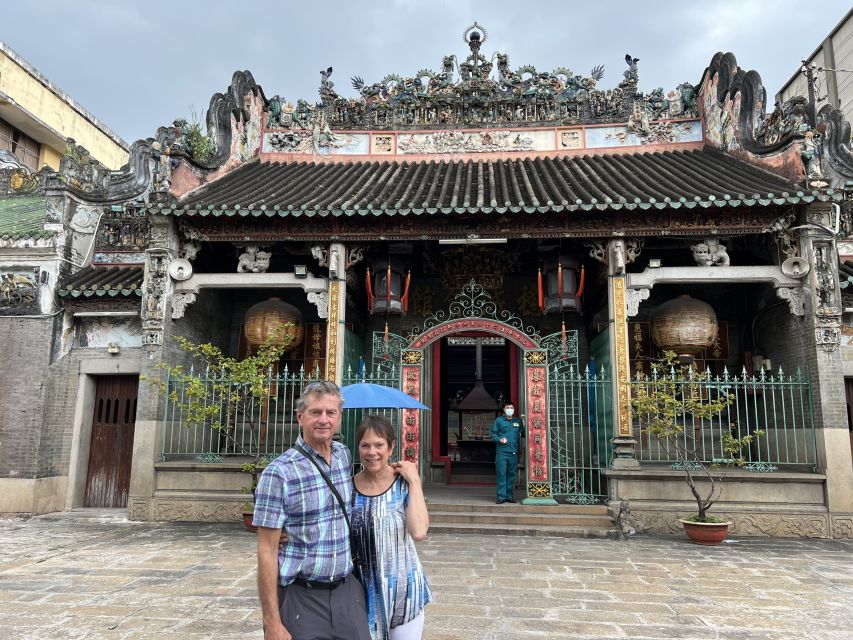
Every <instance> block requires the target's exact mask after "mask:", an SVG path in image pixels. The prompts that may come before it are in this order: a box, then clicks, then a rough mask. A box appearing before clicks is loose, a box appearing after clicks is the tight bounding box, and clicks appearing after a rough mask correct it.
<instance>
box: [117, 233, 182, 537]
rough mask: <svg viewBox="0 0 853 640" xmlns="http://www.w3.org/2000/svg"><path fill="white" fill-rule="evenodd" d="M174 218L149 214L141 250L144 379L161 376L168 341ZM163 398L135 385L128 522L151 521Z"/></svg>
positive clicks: (144, 384)
mask: <svg viewBox="0 0 853 640" xmlns="http://www.w3.org/2000/svg"><path fill="white" fill-rule="evenodd" d="M172 223H173V220H172V219H171V218H167V217H165V216H151V218H150V227H149V238H148V248H147V249H146V252H145V278H144V281H143V285H142V310H141V313H140V315H141V317H142V340H143V343H144V344H145V345H146V348H147V350H148V358H142V362H141V367H140V373H141V374H142V376H143V377H147V378H149V379H152V380H153V379H158V378H160V377H161V376H163V375H164V373H163V371H162V370H161V369H159V368H158V366H157V365H158V364H159V363H160V361H161V358H162V357H163V352H164V349H163V344H164V343H165V342H166V341H167V340H168V339H169V335H170V328H171V320H170V319H169V317H170V316H171V312H170V309H171V299H170V298H171V293H172V281H171V278H169V274H168V268H169V261H170V260H171V259H172V258H173V257H175V256H176V255H177V236H176V234H175V229H174V227H173V224H172ZM162 407H163V399H162V398H161V397H160V394H159V391H158V390H157V388H156V387H155V386H154V385H153V384H151V383H150V382H146V381H145V380H142V381H141V382H140V383H139V399H138V402H137V409H136V425H135V427H134V434H133V463H132V464H133V470H132V473H131V475H130V489H129V491H128V499H127V514H128V518H129V519H131V520H152V519H153V518H154V489H155V472H154V463H155V461H157V460H158V459H159V456H160V444H161V441H162V437H161V432H160V430H161V429H162V417H163V415H162Z"/></svg>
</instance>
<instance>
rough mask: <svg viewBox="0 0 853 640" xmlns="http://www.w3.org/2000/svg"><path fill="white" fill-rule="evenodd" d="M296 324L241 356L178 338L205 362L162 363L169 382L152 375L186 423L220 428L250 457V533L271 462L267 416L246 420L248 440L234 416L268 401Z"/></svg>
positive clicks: (246, 515) (246, 468)
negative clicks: (265, 445) (265, 447)
mask: <svg viewBox="0 0 853 640" xmlns="http://www.w3.org/2000/svg"><path fill="white" fill-rule="evenodd" d="M292 326H293V323H292V322H282V323H280V324H279V325H278V326H277V327H276V328H275V329H274V330H273V331H272V333H271V334H270V336H269V338H268V339H267V340H266V341H265V342H264V343H263V344H262V345H261V346H260V347H259V348H258V349H257V352H256V353H254V354H253V355H250V356H247V357H245V358H243V359H242V360H238V359H237V358H231V357H228V356H226V355H225V354H223V353H222V350H221V349H219V348H218V347H216V346H214V345H212V344H209V343H205V344H196V343H194V342H192V341H190V340H187V339H186V338H184V337H182V336H177V337H176V338H175V341H176V342H177V343H178V346H179V347H180V348H181V349H182V350H183V351H184V352H185V353H186V354H188V355H189V356H191V357H192V358H194V359H196V360H199V361H201V364H202V366H200V367H198V368H195V367H191V368H190V369H189V370H187V369H185V368H184V367H183V366H182V365H172V364H168V363H161V364H160V365H159V366H160V368H161V369H165V370H166V371H167V372H168V378H167V380H168V381H167V380H164V379H154V380H152V379H149V381H150V382H152V384H154V385H155V386H157V387H158V388H159V389H160V392H161V393H163V394H165V395H168V397H169V401H170V402H171V403H172V404H173V406H174V407H175V408H177V409H178V410H179V411H180V412H181V414H182V416H183V424H184V425H185V426H186V427H189V426H190V425H198V424H202V425H205V426H208V427H210V428H212V429H215V430H216V431H218V432H219V433H220V434H221V435H222V436H223V438H224V440H225V443H226V444H225V446H226V447H227V448H228V449H230V450H231V451H233V452H234V453H236V454H237V455H240V456H244V457H246V458H249V460H248V461H245V462H244V463H243V465H242V467H241V471H243V472H244V473H247V474H249V475H250V476H251V481H250V482H248V483H247V484H246V485H245V486H243V487H242V488H241V491H242V492H243V493H245V494H247V495H248V494H251V498H250V499H249V500H248V501H246V503H245V504H244V505H243V522H244V523H245V524H246V528H247V529H248V530H250V531H257V528H256V527H254V526H253V525H252V516H253V514H254V509H255V488H256V487H257V486H258V477H259V476H260V473H261V471H262V470H263V467H264V466H265V464H266V459H264V458H262V453H263V451H262V449H261V442H262V431H263V429H264V428H265V425H264V424H263V420H251V421H246V422H244V423H242V424H241V431H242V430H245V429H246V428H248V429H250V431H251V432H250V433H249V436H248V441H246V439H245V438H237V437H235V428H234V424H233V421H234V417H235V416H239V415H243V414H245V413H246V412H248V411H249V410H250V407H251V405H253V404H258V403H260V404H263V401H264V400H265V399H268V398H269V397H270V395H271V388H272V387H273V385H274V384H275V378H274V376H273V372H274V371H275V370H276V368H277V366H278V362H279V360H280V359H281V357H282V355H283V354H284V353H285V351H287V349H288V347H289V346H290V343H291V342H292V337H291V335H292V333H291V331H290V329H292ZM169 383H171V385H170V384H169ZM272 395H274V392H273V393H272Z"/></svg>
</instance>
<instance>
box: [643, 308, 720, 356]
mask: <svg viewBox="0 0 853 640" xmlns="http://www.w3.org/2000/svg"><path fill="white" fill-rule="evenodd" d="M717 328H718V327H717V314H716V313H714V308H713V307H712V306H711V305H709V304H707V303H705V302H702V301H701V300H696V299H695V298H691V297H690V296H688V295H680V296H678V297H677V298H674V299H672V300H668V301H667V302H664V303H663V304H662V305H660V306H659V307H658V308H657V309H656V310H655V312H654V314H653V315H652V326H651V330H652V340H653V341H654V343H655V344H656V345H657V346H658V347H660V348H661V349H663V350H666V351H674V352H675V353H676V354H677V355H678V356H679V357H680V358H681V360H682V361H689V360H690V359H691V358H693V357H696V356H698V355H701V354H702V352H703V351H704V350H705V349H707V348H708V347H710V346H711V345H713V344H714V341H715V340H716V339H717Z"/></svg>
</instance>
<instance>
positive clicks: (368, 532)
mask: <svg viewBox="0 0 853 640" xmlns="http://www.w3.org/2000/svg"><path fill="white" fill-rule="evenodd" d="M408 504H409V485H408V484H406V481H405V480H404V479H403V478H397V479H396V480H395V481H394V484H392V485H391V486H390V487H389V488H388V490H387V491H385V493H382V494H380V495H378V496H366V495H363V494H361V493H359V491H358V489H356V490H355V491H353V509H352V534H353V535H352V544H353V545H354V550H355V555H356V559H357V563H356V573H357V575H358V577H359V579H360V580H361V583H362V584H363V585H364V589H365V591H366V592H367V620H368V625H369V627H370V636H371V638H372V640H387V639H388V638H389V633H390V629H391V628H392V627H399V626H400V625H403V624H406V623H407V622H410V621H411V620H412V619H414V618H415V617H417V615H418V614H419V613H420V612H421V611H423V608H424V606H425V605H426V604H428V603H429V602H431V601H432V594H431V593H430V589H429V584H427V579H426V575H424V570H423V567H422V566H421V562H420V560H419V559H418V552H417V551H416V550H415V542H414V540H412V538H411V536H409V533H408V531H406V506H407V505H408Z"/></svg>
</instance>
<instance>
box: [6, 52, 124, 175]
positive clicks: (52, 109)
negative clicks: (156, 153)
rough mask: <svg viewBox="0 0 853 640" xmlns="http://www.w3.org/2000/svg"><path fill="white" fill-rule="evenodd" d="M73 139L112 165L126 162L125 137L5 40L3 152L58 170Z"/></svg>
mask: <svg viewBox="0 0 853 640" xmlns="http://www.w3.org/2000/svg"><path fill="white" fill-rule="evenodd" d="M68 138H72V139H74V140H75V141H76V142H77V144H79V145H80V146H82V147H84V148H85V149H87V150H88V151H89V153H91V154H92V157H93V158H95V159H96V160H98V161H99V162H101V163H103V164H104V166H106V167H107V168H109V169H118V168H119V167H121V166H122V165H123V164H125V163H126V162H127V151H128V146H127V143H126V142H125V141H124V140H122V139H121V138H120V137H119V136H117V135H116V134H115V133H113V132H112V131H110V129H109V128H108V127H107V126H105V125H104V123H102V122H100V121H99V120H98V119H97V118H95V117H94V116H93V115H92V114H91V113H89V112H88V111H86V110H85V109H84V108H83V107H81V106H80V105H79V104H77V103H76V102H75V101H74V100H72V99H71V98H70V97H69V96H68V95H67V94H66V93H65V92H64V91H62V90H61V89H59V88H58V87H56V86H55V85H54V84H53V83H51V82H50V80H48V79H47V78H45V77H44V76H43V75H42V74H41V73H39V71H38V70H37V69H35V68H34V67H32V66H31V65H30V64H29V63H28V62H27V61H26V60H24V59H23V58H22V57H21V56H19V55H18V54H17V53H15V52H14V51H13V50H12V49H11V48H9V46H7V45H6V44H4V43H3V42H0V153H2V152H3V151H7V152H9V153H11V154H12V155H13V156H14V157H15V158H17V159H18V160H19V161H20V162H21V163H22V164H24V166H26V167H27V168H28V169H30V170H31V171H38V170H39V169H41V168H42V167H45V166H47V167H49V168H51V169H53V170H54V171H58V170H59V162H60V160H61V159H62V156H63V155H64V154H65V147H66V139H68ZM0 160H2V156H0Z"/></svg>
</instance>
